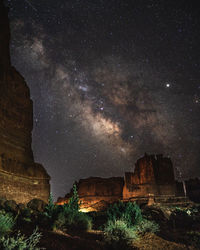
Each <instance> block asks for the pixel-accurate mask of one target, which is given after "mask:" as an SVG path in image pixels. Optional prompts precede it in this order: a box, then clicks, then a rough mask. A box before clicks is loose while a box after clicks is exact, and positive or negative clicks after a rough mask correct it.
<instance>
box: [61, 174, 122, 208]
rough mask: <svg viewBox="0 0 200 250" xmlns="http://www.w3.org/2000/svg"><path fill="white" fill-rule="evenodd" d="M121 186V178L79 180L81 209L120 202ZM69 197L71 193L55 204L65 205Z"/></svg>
mask: <svg viewBox="0 0 200 250" xmlns="http://www.w3.org/2000/svg"><path fill="white" fill-rule="evenodd" d="M123 185H124V178H123V177H112V178H100V177H90V178H87V179H81V180H80V181H79V182H78V183H77V190H78V195H79V198H80V200H81V203H82V204H81V207H82V208H85V209H86V208H88V207H90V208H91V207H93V208H94V207H101V208H102V206H105V205H106V204H108V203H112V202H115V201H118V200H121V199H122V190H123ZM71 196H72V191H71V192H70V194H67V195H66V196H65V197H64V198H59V199H58V202H57V204H63V203H66V202H67V201H68V199H69V197H71ZM102 201H103V202H102ZM91 210H93V209H91ZM94 210H95V209H94Z"/></svg>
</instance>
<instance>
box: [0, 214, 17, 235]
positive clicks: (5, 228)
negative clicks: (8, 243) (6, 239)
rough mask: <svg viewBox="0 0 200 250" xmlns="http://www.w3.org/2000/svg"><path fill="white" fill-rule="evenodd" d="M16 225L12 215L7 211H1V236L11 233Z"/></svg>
mask: <svg viewBox="0 0 200 250" xmlns="http://www.w3.org/2000/svg"><path fill="white" fill-rule="evenodd" d="M14 224H15V221H14V219H13V217H12V216H11V215H10V214H8V213H6V212H5V211H0V236H2V235H5V234H7V233H9V232H10V231H11V230H12V228H13V226H14Z"/></svg>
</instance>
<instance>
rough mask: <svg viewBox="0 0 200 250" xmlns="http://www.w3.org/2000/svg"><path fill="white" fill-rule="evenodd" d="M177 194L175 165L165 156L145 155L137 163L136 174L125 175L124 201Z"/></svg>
mask: <svg viewBox="0 0 200 250" xmlns="http://www.w3.org/2000/svg"><path fill="white" fill-rule="evenodd" d="M175 194H176V184H175V178H174V168H173V164H172V161H171V159H170V158H167V157H163V155H148V154H145V155H144V157H142V158H140V159H139V160H138V161H137V162H136V164H135V170H134V172H129V173H125V185H124V189H123V198H124V199H130V198H132V197H147V196H148V195H149V196H151V195H155V196H162V195H169V196H175Z"/></svg>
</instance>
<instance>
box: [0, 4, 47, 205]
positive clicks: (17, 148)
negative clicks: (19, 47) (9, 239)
mask: <svg viewBox="0 0 200 250" xmlns="http://www.w3.org/2000/svg"><path fill="white" fill-rule="evenodd" d="M9 41H10V30H9V21H8V11H7V9H6V8H5V7H4V5H3V1H2V0H0V195H1V196H5V198H6V199H14V200H16V201H17V202H18V203H19V202H21V203H26V202H28V201H29V200H31V199H33V198H40V199H43V200H45V201H47V200H48V197H49V190H50V186H49V179H50V177H49V175H48V174H47V172H46V170H45V169H44V168H43V166H42V165H40V164H37V163H35V162H34V159H33V152H32V148H31V141H32V138H31V132H32V129H33V104H32V100H31V99H30V91H29V88H28V86H27V84H26V82H25V80H24V78H23V77H22V76H21V75H20V74H19V73H18V72H17V71H16V69H15V68H14V67H12V66H11V64H10V54H9Z"/></svg>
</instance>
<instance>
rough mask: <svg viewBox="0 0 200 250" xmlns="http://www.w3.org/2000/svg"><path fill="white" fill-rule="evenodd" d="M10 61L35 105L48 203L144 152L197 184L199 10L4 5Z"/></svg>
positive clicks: (36, 144) (93, 1)
mask: <svg viewBox="0 0 200 250" xmlns="http://www.w3.org/2000/svg"><path fill="white" fill-rule="evenodd" d="M6 3H7V5H9V6H10V13H9V16H10V22H11V38H12V39H11V45H10V48H11V58H12V63H13V65H14V66H15V67H16V68H17V70H18V71H19V72H20V73H21V74H22V75H23V76H24V77H25V79H26V82H27V84H28V86H29V87H30V90H31V98H32V99H33V101H34V131H33V151H34V156H35V160H36V161H37V162H40V163H42V164H43V165H44V167H45V168H46V169H47V171H48V173H49V174H50V176H51V178H52V181H51V184H52V186H51V189H52V192H53V195H54V197H55V198H56V197H58V196H63V195H64V194H66V193H67V192H68V191H69V189H70V188H71V187H72V184H73V182H74V181H75V180H78V179H80V178H86V177H89V176H102V177H109V176H123V174H124V172H125V171H133V169H134V163H135V162H136V160H137V159H138V158H139V157H141V156H142V155H143V154H144V152H147V153H163V154H164V155H165V156H170V157H171V158H172V160H173V163H174V166H175V172H176V176H177V178H189V177H195V176H200V152H199V151H200V49H199V45H200V14H199V13H200V9H199V8H198V6H197V4H198V1H187V0H185V1H184V0H179V1H174V0H173V1H172V0H167V1H164V0H157V1H152V0H146V1H145V0H132V1H128V0H127V1H126V0H121V1H120V0H109V1H108V0H56V1H55V0H48V1H44V0H40V1H38V0H10V1H8V0H7V1H6Z"/></svg>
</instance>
